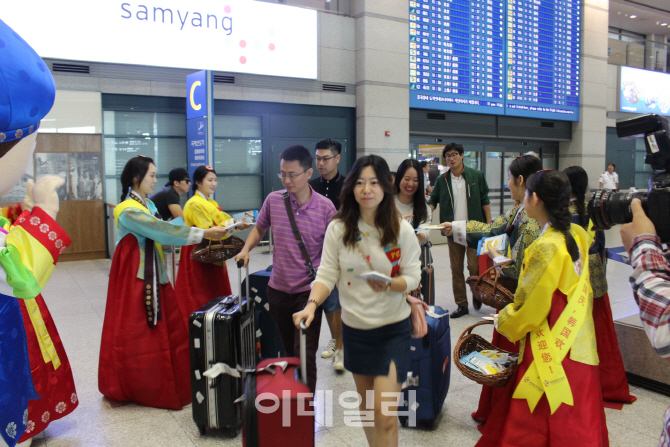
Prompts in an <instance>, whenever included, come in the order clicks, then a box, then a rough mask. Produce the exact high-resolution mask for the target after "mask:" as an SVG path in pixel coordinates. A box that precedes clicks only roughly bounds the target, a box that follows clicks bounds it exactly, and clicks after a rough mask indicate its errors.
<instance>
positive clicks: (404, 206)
mask: <svg viewBox="0 0 670 447" xmlns="http://www.w3.org/2000/svg"><path fill="white" fill-rule="evenodd" d="M423 182H424V176H423V170H422V169H421V164H420V163H419V162H418V161H416V160H415V159H413V158H408V159H407V160H405V161H403V162H402V163H400V166H398V169H397V170H396V175H395V192H396V194H395V197H394V198H395V205H396V207H397V208H398V212H399V213H400V215H401V216H402V218H403V219H405V220H407V222H409V223H410V224H411V225H412V228H415V229H417V228H423V227H426V226H428V225H430V222H431V220H432V216H433V213H432V211H431V210H430V207H429V206H428V203H427V202H426V196H425V195H424V193H423ZM416 238H417V239H418V240H419V244H421V245H423V244H425V243H426V242H428V233H427V232H426V231H422V230H419V231H417V232H416Z"/></svg>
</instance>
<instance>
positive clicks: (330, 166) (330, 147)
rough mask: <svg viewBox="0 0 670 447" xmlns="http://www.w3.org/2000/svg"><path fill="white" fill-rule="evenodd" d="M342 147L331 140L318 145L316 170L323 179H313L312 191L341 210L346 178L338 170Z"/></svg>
mask: <svg viewBox="0 0 670 447" xmlns="http://www.w3.org/2000/svg"><path fill="white" fill-rule="evenodd" d="M341 150H342V145H341V144H340V143H338V142H337V141H335V140H331V139H330V138H328V139H326V140H321V141H319V142H318V143H316V150H315V152H316V169H317V170H318V171H319V174H321V177H318V178H315V179H312V180H310V181H309V184H310V185H312V189H313V190H314V191H316V192H318V193H319V194H321V195H322V196H326V197H328V198H329V199H330V201H331V202H333V205H335V209H339V208H340V192H342V185H343V184H344V176H343V175H342V174H340V172H339V171H338V170H337V164H338V163H339V162H340V151H341Z"/></svg>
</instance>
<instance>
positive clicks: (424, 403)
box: [398, 306, 451, 428]
mask: <svg viewBox="0 0 670 447" xmlns="http://www.w3.org/2000/svg"><path fill="white" fill-rule="evenodd" d="M426 323H428V334H427V335H426V336H425V337H423V338H413V339H412V345H411V349H412V353H411V356H410V358H411V362H412V363H411V366H410V371H409V372H408V373H407V380H406V381H405V383H403V389H402V398H401V400H400V403H401V404H402V405H401V406H400V407H399V408H398V415H399V416H398V418H399V419H400V423H401V425H402V426H403V427H407V426H408V425H410V426H414V425H415V424H413V421H417V422H419V423H421V425H427V426H428V427H430V428H432V426H433V424H434V422H435V418H437V416H438V415H439V414H440V412H441V411H442V406H443V405H444V400H445V399H446V397H447V392H448V391H449V379H450V373H451V330H450V328H449V312H448V311H446V310H444V309H442V308H441V307H438V306H434V307H432V306H431V311H430V312H426ZM410 391H414V392H415V396H416V398H415V400H412V399H410V393H409V392H410Z"/></svg>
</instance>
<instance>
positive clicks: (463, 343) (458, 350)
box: [453, 321, 517, 388]
mask: <svg viewBox="0 0 670 447" xmlns="http://www.w3.org/2000/svg"><path fill="white" fill-rule="evenodd" d="M483 324H493V322H492V321H480V322H479V323H475V324H473V325H472V326H470V327H469V328H467V329H466V330H465V331H463V333H462V334H461V336H460V338H459V339H458V341H457V342H456V346H454V358H453V360H454V365H456V368H458V370H459V371H460V372H461V373H462V374H463V375H464V376H465V377H467V378H468V379H470V380H474V381H475V382H477V383H479V384H480V385H488V386H492V387H497V388H500V387H503V386H505V385H507V382H509V379H510V378H511V377H512V374H514V371H515V370H516V366H517V363H516V362H514V364H512V366H510V367H508V368H507V369H505V370H504V371H502V372H500V373H498V374H492V375H486V374H481V373H478V372H475V371H473V370H471V369H470V368H468V367H467V366H465V365H464V364H463V363H461V358H462V357H463V356H464V355H468V354H470V353H471V352H474V351H478V352H481V351H484V350H485V349H493V350H496V351H499V352H506V353H508V354H514V355H516V353H514V352H509V351H505V350H502V349H500V348H498V347H496V346H494V345H493V344H492V343H491V342H488V341H486V340H485V339H484V337H482V336H481V335H477V334H472V333H471V332H472V330H473V329H474V328H476V327H477V326H481V325H483Z"/></svg>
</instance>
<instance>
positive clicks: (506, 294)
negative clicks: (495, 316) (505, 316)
mask: <svg viewBox="0 0 670 447" xmlns="http://www.w3.org/2000/svg"><path fill="white" fill-rule="evenodd" d="M509 264H511V262H508V263H501V264H498V265H497V266H495V265H494V266H493V267H491V268H489V269H488V270H486V271H485V272H484V273H482V274H481V275H479V276H471V277H469V278H468V279H467V280H466V281H465V282H466V283H467V284H468V285H469V286H470V289H471V290H472V296H473V297H474V298H476V299H478V300H479V301H481V302H482V303H484V304H486V305H487V306H491V307H493V308H494V309H498V310H501V309H503V308H504V307H505V306H507V305H508V304H510V303H513V302H514V292H515V290H516V286H517V280H515V279H512V278H506V277H505V276H502V275H501V274H500V271H501V269H499V268H496V267H502V266H505V265H509ZM492 270H493V271H494V272H495V274H491V273H490V272H491V271H492ZM492 276H493V278H492Z"/></svg>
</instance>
